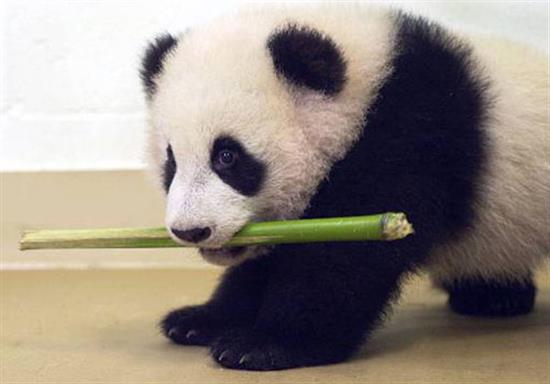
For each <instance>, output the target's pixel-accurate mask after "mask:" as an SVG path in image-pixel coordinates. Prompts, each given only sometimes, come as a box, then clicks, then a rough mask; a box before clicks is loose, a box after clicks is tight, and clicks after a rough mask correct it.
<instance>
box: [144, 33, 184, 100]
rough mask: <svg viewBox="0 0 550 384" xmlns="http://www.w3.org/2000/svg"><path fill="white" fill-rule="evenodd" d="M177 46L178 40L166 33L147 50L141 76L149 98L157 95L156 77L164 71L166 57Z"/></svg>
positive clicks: (152, 42)
mask: <svg viewBox="0 0 550 384" xmlns="http://www.w3.org/2000/svg"><path fill="white" fill-rule="evenodd" d="M177 44H178V40H177V39H176V38H175V37H174V36H172V35H170V34H168V33H166V34H164V35H161V36H158V37H156V38H155V39H154V40H153V41H151V42H150V43H149V45H148V46H147V48H146V49H145V54H144V55H143V57H142V60H141V69H140V76H141V81H142V82H143V87H144V89H145V93H146V94H147V97H151V96H152V95H153V94H154V93H155V90H156V83H155V77H156V76H157V75H158V74H159V73H160V72H161V71H162V67H163V63H164V59H165V58H166V55H167V54H168V53H169V52H170V51H172V50H173V49H174V48H176V46H177Z"/></svg>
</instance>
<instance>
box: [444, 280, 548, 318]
mask: <svg viewBox="0 0 550 384" xmlns="http://www.w3.org/2000/svg"><path fill="white" fill-rule="evenodd" d="M444 288H445V289H446V290H447V291H448V292H449V305H450V307H451V308H452V309H453V311H455V312H457V313H460V314H462V315H472V316H517V315H524V314H526V313H529V312H531V311H532V310H533V306H534V304H535V296H536V291H537V290H536V288H535V285H534V284H533V279H532V277H531V276H529V277H528V278H526V279H525V280H522V281H506V280H503V281H497V280H486V279H482V278H472V279H461V280H455V281H453V282H450V283H447V284H445V285H444Z"/></svg>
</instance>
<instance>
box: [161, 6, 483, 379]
mask: <svg viewBox="0 0 550 384" xmlns="http://www.w3.org/2000/svg"><path fill="white" fill-rule="evenodd" d="M395 18H396V19H395V20H396V23H397V25H398V37H397V47H396V56H395V57H394V59H393V60H394V61H393V67H394V68H393V69H394V70H393V72H392V74H391V75H390V77H389V78H388V79H387V80H386V82H385V83H384V84H383V86H382V88H381V89H380V91H379V92H380V93H379V96H378V98H377V101H376V102H375V104H374V105H373V106H372V107H371V108H370V110H369V112H368V115H367V116H366V120H365V121H366V125H365V132H366V134H365V135H364V136H363V137H361V138H360V139H359V141H358V142H357V143H356V145H355V146H354V147H353V148H352V149H351V150H350V152H349V153H348V155H347V156H346V158H345V159H343V160H342V161H340V162H339V163H337V164H335V165H334V167H333V168H332V170H331V172H330V174H329V177H328V178H327V179H326V180H325V181H324V182H323V183H322V184H321V185H320V187H319V189H318V191H317V193H316V195H315V196H314V197H313V199H312V200H311V202H310V203H311V204H310V207H309V208H308V210H307V211H306V213H305V214H304V217H328V216H347V215H361V214H369V213H376V212H384V211H403V212H406V213H407V214H408V216H409V218H410V220H411V221H412V222H413V223H414V226H415V229H416V233H415V235H414V236H410V237H408V238H406V239H404V240H400V241H395V242H350V243H317V244H301V245H283V246H278V247H276V248H274V250H273V251H272V252H271V253H269V254H267V255H264V256H262V257H260V258H259V259H256V260H251V261H248V262H246V263H245V264H244V265H242V266H239V267H236V268H231V269H229V270H228V271H227V273H226V275H225V277H224V280H223V281H222V284H221V286H220V288H219V289H218V291H217V292H216V294H215V295H214V298H213V299H212V300H211V301H210V302H208V303H207V304H206V305H205V307H204V310H206V311H208V312H209V313H218V312H217V311H220V313H223V315H220V314H218V315H215V316H214V317H215V318H216V322H217V323H222V322H223V323H224V324H227V322H228V321H233V322H234V323H233V325H232V326H231V327H230V328H231V330H227V329H225V328H223V329H222V327H220V328H217V330H216V332H214V333H211V335H212V338H211V340H210V341H209V343H208V344H209V345H210V347H211V353H212V355H213V357H214V358H215V359H216V360H218V361H219V362H220V364H222V365H224V366H226V367H229V368H237V369H253V370H273V369H283V368H290V367H297V366H304V365H317V364H327V363H333V362H338V361H342V360H344V359H346V358H348V357H349V356H351V355H352V354H353V352H354V351H355V350H356V349H357V348H358V347H359V345H360V344H361V342H362V340H363V339H364V338H365V337H366V336H368V334H369V333H370V332H371V330H372V329H373V328H374V327H375V326H376V324H377V323H378V322H379V321H380V320H381V318H382V317H383V314H384V310H385V308H386V307H387V306H388V304H389V303H390V302H391V300H392V298H394V297H395V296H396V295H397V294H398V288H399V282H400V280H401V279H402V278H403V276H405V275H406V274H407V273H408V272H411V271H414V270H415V269H416V268H417V267H418V266H420V265H422V263H423V262H424V260H425V258H426V256H427V255H428V252H429V251H430V250H431V249H432V248H433V247H434V246H435V245H437V244H439V243H443V242H445V241H447V240H448V239H449V238H450V237H451V236H452V235H453V234H454V233H460V231H461V230H463V229H464V228H466V227H467V226H468V225H469V223H470V222H471V220H472V216H473V211H472V200H473V199H474V197H475V192H476V189H475V185H476V182H477V181H478V177H479V174H480V170H481V168H482V167H483V164H484V161H485V151H486V147H487V145H488V143H487V141H486V138H485V137H484V135H483V129H482V126H483V123H484V113H485V111H486V110H487V109H488V108H489V107H490V105H489V100H487V99H486V96H485V93H484V90H485V88H486V83H485V81H484V80H483V79H481V78H478V77H477V76H476V75H475V74H473V73H472V67H471V66H470V60H471V59H470V51H469V49H468V48H467V47H464V46H461V45H460V44H458V43H457V42H456V41H454V40H452V39H451V38H450V37H449V36H448V35H447V34H446V33H445V31H443V30H442V29H441V28H439V27H437V26H436V25H433V24H430V23H428V22H426V21H424V20H423V19H419V18H412V17H410V16H406V15H403V14H398V15H396V16H395ZM282 36H285V35H284V34H283V35H282ZM293 49H294V48H293ZM323 84H325V83H323ZM323 86H325V85H323ZM329 89H330V88H329ZM332 89H334V88H332ZM260 265H261V268H260V267H259V266H260ZM250 280H254V281H255V284H253V285H250V284H249V283H248V282H249V281H250ZM243 301H244V303H245V305H244V306H243V305H242V303H243ZM232 306H235V308H232ZM184 311H185V310H184ZM170 323H171V324H170V326H175V327H178V326H179V324H178V322H177V321H172V320H170ZM214 323H215V322H209V323H208V324H214ZM201 324H202V323H201V322H200V321H199V320H197V321H196V322H195V321H192V322H188V321H187V322H182V325H181V327H182V328H184V329H191V328H200V327H201ZM224 327H225V326H224ZM214 328H215V326H214ZM172 338H173V337H172ZM173 339H175V338H173ZM175 341H178V339H175Z"/></svg>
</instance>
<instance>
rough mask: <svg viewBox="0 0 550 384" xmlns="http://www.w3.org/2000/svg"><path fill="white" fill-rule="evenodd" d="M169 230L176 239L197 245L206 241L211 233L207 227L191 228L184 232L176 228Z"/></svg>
mask: <svg viewBox="0 0 550 384" xmlns="http://www.w3.org/2000/svg"><path fill="white" fill-rule="evenodd" d="M170 230H171V231H172V233H173V234H174V235H176V237H177V238H178V239H181V240H183V241H187V242H189V243H198V242H201V241H203V240H206V239H208V238H209V237H210V234H211V233H212V231H211V230H210V228H209V227H204V228H192V229H187V230H185V231H182V230H181V229H176V228H170Z"/></svg>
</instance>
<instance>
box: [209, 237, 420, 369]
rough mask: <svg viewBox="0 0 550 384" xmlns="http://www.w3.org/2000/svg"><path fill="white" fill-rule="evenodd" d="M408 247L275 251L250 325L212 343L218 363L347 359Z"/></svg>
mask: <svg viewBox="0 0 550 384" xmlns="http://www.w3.org/2000/svg"><path fill="white" fill-rule="evenodd" d="M406 249H407V248H406V246H405V247H401V249H400V250H399V248H398V247H395V246H393V245H389V244H388V243H385V244H380V243H374V242H373V243H369V245H366V243H363V244H357V243H356V244H353V243H346V244H342V245H336V244H334V243H330V244H303V245H299V246H284V247H283V246H280V247H278V248H277V250H276V251H274V253H272V254H270V255H268V256H266V257H269V258H270V259H271V260H272V261H273V263H272V268H270V275H269V277H268V279H269V282H268V284H267V286H266V289H265V291H264V296H263V299H262V305H261V308H260V311H259V313H258V317H257V320H256V322H255V324H254V326H253V327H242V328H235V329H232V330H231V331H229V332H226V333H224V334H223V335H222V336H221V337H219V338H218V339H217V340H215V341H214V342H213V343H212V345H211V354H212V356H213V358H214V359H215V360H216V361H217V362H218V363H220V364H221V365H223V366H225V367H228V368H234V369H246V370H277V369H286V368H293V367H299V366H312V365H320V364H330V363H336V362H340V361H343V360H345V359H347V358H349V357H350V356H351V355H352V354H353V353H354V352H355V351H356V350H357V349H358V347H359V346H360V345H361V343H362V342H363V341H364V339H365V336H367V334H368V333H369V332H370V331H371V330H372V329H373V328H374V327H375V326H376V325H377V324H378V323H379V321H380V320H381V317H382V315H383V313H384V309H385V308H386V307H387V305H388V303H389V302H390V301H391V299H392V298H393V297H394V296H395V295H396V294H397V291H398V285H399V280H400V278H401V276H402V275H403V273H404V272H405V271H406V270H408V269H409V268H410V264H408V263H407V260H410V257H409V256H410V255H409V254H408V253H407V251H406Z"/></svg>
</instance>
